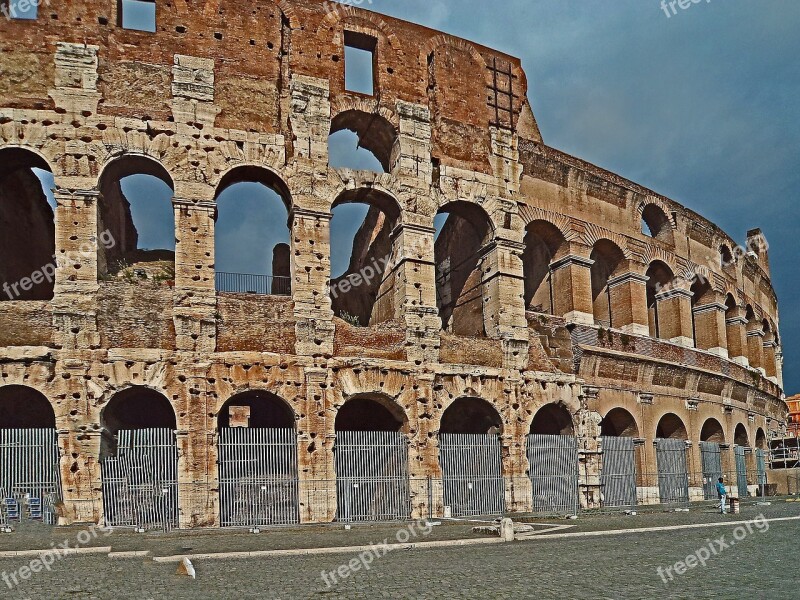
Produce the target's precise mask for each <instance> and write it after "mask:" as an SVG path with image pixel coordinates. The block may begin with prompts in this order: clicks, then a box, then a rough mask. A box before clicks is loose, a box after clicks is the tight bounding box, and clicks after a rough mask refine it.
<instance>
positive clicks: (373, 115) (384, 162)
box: [329, 106, 400, 173]
mask: <svg viewBox="0 0 800 600" xmlns="http://www.w3.org/2000/svg"><path fill="white" fill-rule="evenodd" d="M364 109H368V110H364ZM387 117H388V115H385V114H381V113H380V111H379V112H375V110H374V107H366V106H364V107H361V108H350V109H346V110H341V111H340V112H338V113H337V114H336V115H335V116H334V117H333V119H331V129H330V134H329V136H333V135H335V134H336V133H338V132H340V131H344V130H347V131H351V132H352V133H354V134H355V135H356V136H357V137H358V146H359V147H361V148H364V149H365V150H368V151H369V152H371V153H372V154H373V156H374V157H375V159H376V160H377V161H378V162H379V163H380V165H381V167H382V168H383V171H384V172H385V173H391V172H393V171H394V170H395V167H396V165H397V161H398V160H399V158H400V135H399V133H398V129H397V126H396V125H394V124H393V123H392V122H391V121H390V119H389V118H387ZM329 139H330V137H329ZM347 166H348V167H349V168H352V167H350V166H349V165H347ZM356 170H357V169H356Z"/></svg>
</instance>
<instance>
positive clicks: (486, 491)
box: [439, 433, 505, 517]
mask: <svg viewBox="0 0 800 600" xmlns="http://www.w3.org/2000/svg"><path fill="white" fill-rule="evenodd" d="M439 464H440V465H441V467H442V487H443V495H444V505H445V506H449V507H450V513H451V515H452V516H454V517H466V516H476V515H500V514H503V512H504V510H505V486H504V485H503V464H502V459H501V451H500V437H499V436H498V435H491V434H479V433H476V434H473V433H442V434H440V436H439Z"/></svg>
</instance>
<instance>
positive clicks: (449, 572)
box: [0, 503, 800, 600]
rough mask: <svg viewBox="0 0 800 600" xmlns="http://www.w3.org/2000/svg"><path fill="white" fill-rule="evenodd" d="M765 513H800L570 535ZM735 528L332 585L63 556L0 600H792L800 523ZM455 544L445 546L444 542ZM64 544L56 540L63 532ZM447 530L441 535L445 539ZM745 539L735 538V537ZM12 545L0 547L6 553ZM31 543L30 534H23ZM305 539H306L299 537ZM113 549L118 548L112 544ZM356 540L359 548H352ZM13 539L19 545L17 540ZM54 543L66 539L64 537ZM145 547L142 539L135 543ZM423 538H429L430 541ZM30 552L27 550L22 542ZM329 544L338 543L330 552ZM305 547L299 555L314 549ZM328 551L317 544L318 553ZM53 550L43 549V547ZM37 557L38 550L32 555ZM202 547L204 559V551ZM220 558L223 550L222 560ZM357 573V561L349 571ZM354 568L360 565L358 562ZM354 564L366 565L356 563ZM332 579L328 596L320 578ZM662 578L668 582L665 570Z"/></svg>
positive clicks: (157, 544) (275, 570) (385, 566)
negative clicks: (701, 557) (690, 564)
mask: <svg viewBox="0 0 800 600" xmlns="http://www.w3.org/2000/svg"><path fill="white" fill-rule="evenodd" d="M761 513H763V514H764V516H766V517H767V518H781V517H790V516H796V515H800V504H788V503H778V504H775V505H773V506H748V507H745V509H744V511H743V514H742V515H731V516H727V517H723V516H721V515H715V514H712V513H710V512H705V511H704V510H703V509H700V510H696V509H695V510H693V512H692V513H670V514H666V513H653V514H640V515H639V516H637V517H621V516H614V515H594V516H587V517H582V518H581V519H579V520H578V521H574V522H566V521H559V522H558V523H559V524H566V523H569V524H574V525H575V527H574V528H571V529H568V530H565V531H568V532H573V531H576V532H577V531H581V530H583V531H597V530H604V529H622V528H641V527H661V526H671V525H682V524H688V523H706V522H716V521H718V520H725V521H731V522H734V521H739V520H745V519H752V518H755V517H757V516H758V515H760V514H761ZM736 527H737V526H735V525H729V526H721V527H714V528H704V529H675V530H671V531H664V532H639V533H631V534H624V535H615V536H597V537H575V538H567V539H550V540H545V539H543V540H539V541H523V542H515V543H513V544H497V545H482V546H463V547H448V548H436V549H424V550H422V549H420V550H398V551H395V552H392V553H389V554H387V555H386V556H382V557H378V558H374V559H373V561H372V563H371V564H370V568H369V569H368V570H366V569H364V568H363V567H362V568H360V569H359V570H358V571H353V572H350V574H349V575H348V576H347V577H346V578H342V577H340V576H338V575H337V576H336V578H337V579H338V580H339V581H337V583H333V576H331V575H330V573H332V572H335V571H336V570H337V569H339V567H340V566H342V565H346V564H347V563H348V562H350V561H351V560H352V559H354V558H356V555H355V554H352V555H351V554H335V555H325V556H302V557H282V558H270V559H247V560H210V561H197V562H196V563H195V567H196V569H197V579H196V580H192V579H189V578H186V577H181V576H178V575H176V574H175V569H176V565H175V564H173V563H169V564H163V563H155V562H153V561H152V560H150V559H146V560H145V559H128V560H109V559H107V558H106V557H105V556H102V555H95V556H82V557H65V558H63V559H61V560H59V561H57V562H56V564H55V565H54V566H53V567H52V571H50V572H47V571H43V572H41V573H38V574H34V575H32V577H31V578H30V579H29V580H27V581H24V582H22V583H21V584H20V585H19V586H17V587H16V588H14V589H13V590H9V589H8V587H7V586H6V585H5V584H4V583H2V582H0V598H4V597H8V598H14V599H23V598H30V599H32V600H34V599H35V600H38V599H47V600H50V599H62V598H63V599H98V600H112V599H113V600H117V599H119V600H127V599H137V600H146V599H150V598H152V599H154V600H155V599H162V598H164V599H169V600H172V599H175V600H182V599H191V600H199V599H201V598H213V599H217V598H219V599H228V598H230V599H237V600H238V599H245V598H259V599H262V598H263V599H280V600H285V599H295V598H297V599H304V598H312V599H313V598H318V599H327V598H337V599H339V598H347V599H350V598H352V599H359V598H364V599H372V598H409V599H428V598H431V599H434V598H435V599H438V598H481V599H482V598H515V599H516V598H558V599H572V598H604V599H610V598H613V599H620V600H625V599H638V598H670V599H671V598H675V599H694V598H698V599H704V598H715V599H739V598H742V599H744V598H748V599H752V598H765V599H767V598H768V599H770V600H772V599H783V598H796V597H797V596H798V592H797V590H798V589H800V570H799V569H798V568H797V562H798V559H797V553H796V547H797V544H798V540H800V521H783V522H774V523H770V524H769V529H768V530H767V531H762V530H763V527H762V528H753V531H752V532H751V533H749V534H747V535H746V537H744V539H741V540H740V541H736V539H735V538H734V533H735V530H736ZM399 528H400V526H388V527H387V526H381V527H375V528H362V529H360V530H356V529H354V530H353V531H349V532H344V531H341V530H338V531H336V530H332V529H327V530H325V531H323V530H321V528H314V530H313V532H314V533H315V534H316V535H314V536H311V537H313V538H316V539H317V541H318V542H319V541H320V540H319V538H325V539H326V540H328V541H330V542H331V543H329V544H324V545H336V543H347V544H352V543H361V542H362V540H361V539H360V538H363V537H370V536H372V535H374V536H375V537H373V538H372V539H371V541H375V542H379V541H382V540H383V539H384V538H385V537H388V536H387V535H385V534H386V533H387V532H388V533H389V535H390V536H392V537H393V535H394V533H396V532H397V531H398V529H399ZM464 529H465V526H463V525H461V526H456V527H442V528H441V529H440V528H435V530H439V531H437V532H436V534H434V535H437V536H440V539H442V537H444V538H447V537H459V536H461V537H463V536H464V535H465V534H463V531H464ZM449 530H452V532H454V533H455V532H459V536H450V535H447V533H448V531H449ZM58 531H59V533H63V530H58ZM442 531H444V533H442ZM311 532H312V530H311V529H305V530H302V531H297V530H293V531H289V530H286V531H283V532H280V534H279V537H280V536H282V537H281V539H280V541H281V543H282V544H285V545H289V546H290V545H291V544H290V543H289V542H290V541H291V539H292V538H291V536H295V537H296V539H295V541H303V540H305V541H308V539H309V535H310V533H311ZM740 533H741V532H740ZM15 535H16V534H11V535H9V536H7V537H5V538H4V539H3V543H4V544H6V545H8V544H9V539H10V538H13V537H14V536H15ZM29 535H32V534H29ZM274 535H278V534H273V533H268V534H262V535H260V536H251V535H247V534H238V535H234V534H230V533H228V534H216V535H215V534H188V535H187V534H185V533H184V534H182V535H180V534H171V536H162V538H161V539H159V536H152V537H151V536H146V537H148V538H149V539H147V540H145V541H148V542H150V544H149V545H150V546H151V549H153V550H160V551H161V553H165V554H168V553H171V552H172V551H174V550H175V549H176V545H177V546H182V547H188V546H191V547H192V548H193V550H192V551H193V552H195V551H198V550H197V549H196V548H195V546H197V545H198V540H202V541H203V543H204V544H205V543H206V542H209V543H210V542H211V541H214V545H215V544H216V542H220V543H222V545H225V546H229V548H226V549H238V548H235V547H231V546H235V543H234V541H235V540H236V539H238V540H239V541H240V546H239V548H240V547H241V544H260V547H261V548H267V547H270V546H272V545H273V543H274V542H275V541H276V540H271V541H270V542H268V541H266V540H269V538H270V537H271V536H274ZM723 535H724V536H725V538H724V540H723V542H724V543H726V544H727V543H730V542H734V543H733V544H731V545H730V547H728V548H726V549H722V550H718V553H717V555H716V556H713V555H712V556H711V557H710V558H709V559H708V561H707V565H706V566H705V567H703V566H700V565H698V566H696V567H694V568H691V569H689V570H688V571H687V572H686V573H685V574H683V575H677V574H675V571H674V569H673V577H674V580H673V581H669V578H668V576H666V575H665V578H666V579H667V583H664V581H663V579H662V577H660V576H659V574H658V572H657V569H658V568H659V567H662V569H666V567H670V566H673V565H674V564H675V563H677V562H678V561H682V560H685V559H686V557H687V556H689V555H692V554H694V553H695V552H696V551H698V550H699V549H701V548H704V547H706V548H707V547H709V543H712V544H715V546H714V547H715V549H716V548H718V547H719V545H718V544H717V543H716V542H714V540H719V539H720V537H721V536H723ZM297 536H302V537H297ZM118 537H119V538H120V539H119V540H117V538H118ZM355 537H358V538H359V539H358V540H356V539H355ZM123 538H124V541H125V543H126V545H131V546H133V543H132V541H130V542H129V541H128V538H131V540H133V539H135V536H132V535H129V534H125V535H123V534H118V533H114V534H113V535H112V536H109V538H108V541H107V542H105V545H112V546H114V550H118V549H119V548H118V541H119V542H121V541H123ZM19 539H20V540H21V539H22V538H19ZM61 539H64V536H63V535H62V537H61ZM138 539H139V540H140V541H143V540H144V538H143V537H142V536H140V537H139V538H138ZM426 539H430V538H426ZM26 541H30V540H29V539H27V538H26ZM334 542H336V543H334ZM310 545H311V544H308V543H306V544H303V545H302V546H295V547H309V546H310ZM316 545H323V544H316ZM48 546H49V544H48ZM39 547H41V546H39ZM205 550H206V548H204V549H203V551H205ZM221 550H223V548H222V547H220V548H218V549H217V551H221ZM29 560H30V558H15V559H0V572H3V571H5V572H6V573H11V572H16V571H17V570H18V569H19V568H20V567H21V566H23V565H25V564H27V563H28V561H29ZM356 562H358V561H356ZM353 564H356V563H353ZM358 564H361V563H360V562H359V563H358ZM323 571H325V572H327V573H328V576H327V577H328V581H329V582H331V583H332V585H330V586H328V585H327V584H326V582H325V580H324V579H323V577H322V572H323ZM662 572H664V571H662Z"/></svg>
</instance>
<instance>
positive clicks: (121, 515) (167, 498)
mask: <svg viewBox="0 0 800 600" xmlns="http://www.w3.org/2000/svg"><path fill="white" fill-rule="evenodd" d="M101 473H102V478H103V507H104V514H105V519H106V524H107V525H111V526H114V527H126V526H129V527H139V528H142V529H161V530H164V531H169V530H171V529H173V528H174V527H177V525H178V446H177V443H176V440H175V432H174V431H172V430H170V429H140V430H135V431H130V430H121V431H119V432H118V434H117V454H116V456H114V457H108V458H106V459H105V460H103V463H102V465H101Z"/></svg>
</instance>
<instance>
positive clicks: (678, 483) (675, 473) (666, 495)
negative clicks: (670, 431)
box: [656, 438, 689, 504]
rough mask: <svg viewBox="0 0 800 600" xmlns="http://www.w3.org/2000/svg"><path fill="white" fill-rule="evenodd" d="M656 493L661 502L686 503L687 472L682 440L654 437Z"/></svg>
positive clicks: (684, 445)
mask: <svg viewBox="0 0 800 600" xmlns="http://www.w3.org/2000/svg"><path fill="white" fill-rule="evenodd" d="M656 465H657V467H658V495H659V499H660V501H661V503H662V504H688V502H689V474H688V471H687V468H686V442H685V441H684V440H671V439H663V438H657V439H656Z"/></svg>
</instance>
